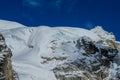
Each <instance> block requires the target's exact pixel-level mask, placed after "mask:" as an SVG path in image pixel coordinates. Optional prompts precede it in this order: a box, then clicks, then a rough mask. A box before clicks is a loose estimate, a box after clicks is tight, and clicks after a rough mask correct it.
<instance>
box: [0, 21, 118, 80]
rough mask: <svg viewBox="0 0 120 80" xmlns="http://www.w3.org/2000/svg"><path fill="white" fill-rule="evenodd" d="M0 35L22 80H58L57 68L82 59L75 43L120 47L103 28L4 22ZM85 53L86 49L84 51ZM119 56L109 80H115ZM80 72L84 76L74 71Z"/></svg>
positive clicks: (1, 25)
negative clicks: (88, 28)
mask: <svg viewBox="0 0 120 80" xmlns="http://www.w3.org/2000/svg"><path fill="white" fill-rule="evenodd" d="M0 32H1V33H2V34H3V35H4V37H5V40H6V44H7V45H8V47H9V48H10V49H11V50H12V53H13V56H12V65H13V68H14V69H15V71H16V72H17V73H18V75H19V79H20V80H57V78H56V76H55V74H54V72H53V69H54V68H56V66H59V65H62V64H64V63H68V62H72V61H74V60H76V59H77V58H82V56H79V55H78V52H77V51H78V48H76V47H75V46H76V45H75V43H76V40H78V39H80V38H81V37H83V36H86V37H89V38H90V39H91V40H92V41H94V42H99V41H101V40H102V41H105V42H103V45H105V46H109V43H106V41H107V42H108V41H113V42H116V43H117V44H120V43H119V41H116V40H115V36H114V35H113V34H112V33H109V32H107V31H105V30H104V29H103V28H102V27H101V26H97V27H95V28H94V29H91V30H87V29H83V28H72V27H61V26H60V27H49V26H38V27H27V26H24V25H22V24H19V23H17V22H11V21H4V20H0ZM89 38H88V41H89V40H90V39H89ZM119 49H120V48H119ZM82 52H84V50H83V51H82V50H81V53H82ZM119 56H120V54H118V56H117V57H116V63H113V64H112V65H113V66H112V67H111V68H110V70H109V76H108V77H106V78H105V80H109V79H110V77H115V75H116V69H117V68H119V67H120V66H119ZM90 59H91V60H92V59H94V58H92V57H91V58H90ZM88 62H89V59H88ZM64 66H66V65H64ZM77 73H79V75H81V76H82V75H83V74H82V71H78V72H74V74H77ZM61 74H65V73H64V72H63V73H62V72H61Z"/></svg>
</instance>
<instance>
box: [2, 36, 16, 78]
mask: <svg viewBox="0 0 120 80" xmlns="http://www.w3.org/2000/svg"><path fill="white" fill-rule="evenodd" d="M11 56H12V52H11V50H10V48H8V47H7V45H6V43H5V38H4V37H3V35H2V34H0V80H15V78H14V72H13V69H12V64H11Z"/></svg>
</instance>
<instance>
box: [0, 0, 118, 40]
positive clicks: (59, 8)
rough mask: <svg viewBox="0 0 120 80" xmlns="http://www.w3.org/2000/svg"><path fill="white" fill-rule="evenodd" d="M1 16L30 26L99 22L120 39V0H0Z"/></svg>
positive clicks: (90, 26)
mask: <svg viewBox="0 0 120 80" xmlns="http://www.w3.org/2000/svg"><path fill="white" fill-rule="evenodd" d="M0 19H4V20H11V21H16V22H19V23H22V24H24V25H27V26H38V25H47V26H73V27H82V28H87V29H91V28H93V27H94V26H96V25H100V26H103V28H104V29H105V30H107V31H110V32H113V33H114V34H115V35H116V37H117V40H120V34H119V31H120V0H0Z"/></svg>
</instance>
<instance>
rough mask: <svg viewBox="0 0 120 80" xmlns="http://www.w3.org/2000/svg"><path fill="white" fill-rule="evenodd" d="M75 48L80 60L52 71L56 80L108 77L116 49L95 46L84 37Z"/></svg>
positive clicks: (99, 45) (95, 79)
mask: <svg viewBox="0 0 120 80" xmlns="http://www.w3.org/2000/svg"><path fill="white" fill-rule="evenodd" d="M76 47H77V48H78V54H79V56H80V58H79V57H78V58H77V59H76V60H75V61H73V62H69V63H64V64H62V65H59V66H57V67H56V68H54V69H53V71H54V73H55V75H56V77H57V79H58V80H103V79H104V78H106V77H107V76H108V75H109V71H108V70H109V68H110V64H111V63H112V62H113V60H114V57H115V56H116V55H117V53H118V50H117V49H115V48H112V47H109V46H105V45H103V44H97V43H96V42H94V41H92V40H91V39H90V38H88V37H86V36H84V37H82V38H80V39H78V40H77V41H76Z"/></svg>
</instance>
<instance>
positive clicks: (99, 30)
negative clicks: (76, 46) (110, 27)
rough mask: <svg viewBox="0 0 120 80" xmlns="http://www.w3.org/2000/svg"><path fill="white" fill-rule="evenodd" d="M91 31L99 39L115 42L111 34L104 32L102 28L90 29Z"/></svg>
mask: <svg viewBox="0 0 120 80" xmlns="http://www.w3.org/2000/svg"><path fill="white" fill-rule="evenodd" d="M91 31H92V32H94V33H95V34H97V35H98V36H99V37H100V38H101V39H108V40H115V36H114V35H113V33H109V32H107V31H104V30H103V28H102V26H96V27H95V28H94V29H91Z"/></svg>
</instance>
